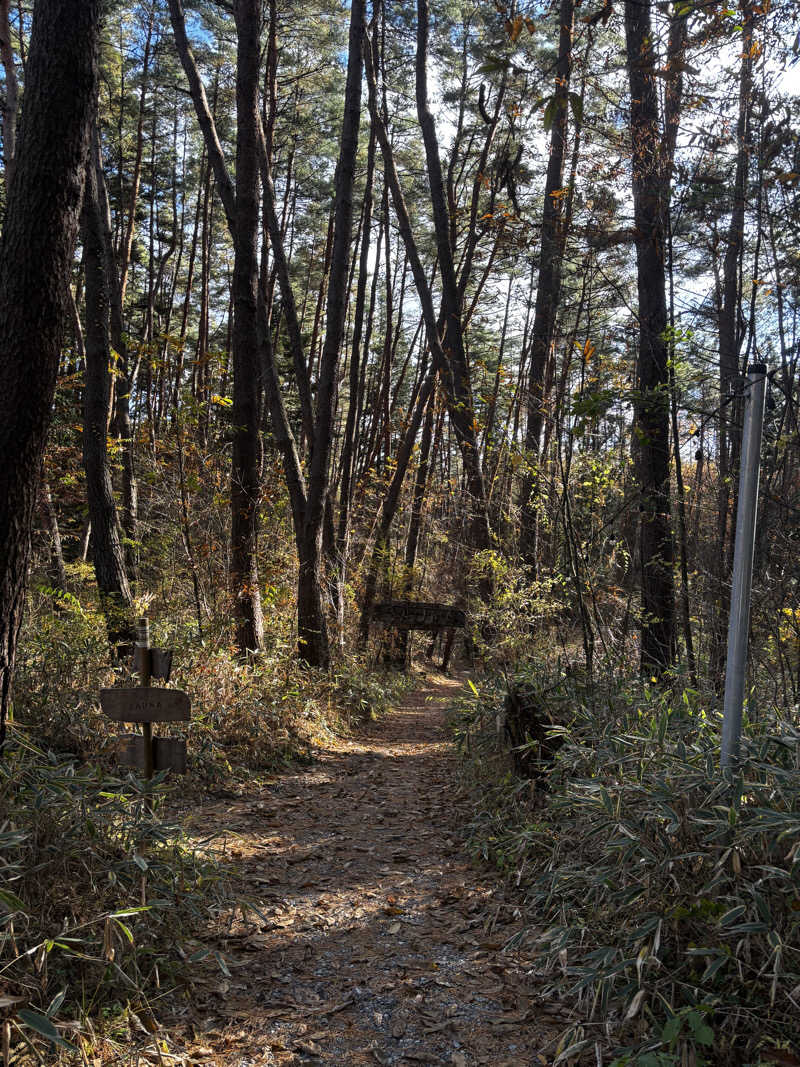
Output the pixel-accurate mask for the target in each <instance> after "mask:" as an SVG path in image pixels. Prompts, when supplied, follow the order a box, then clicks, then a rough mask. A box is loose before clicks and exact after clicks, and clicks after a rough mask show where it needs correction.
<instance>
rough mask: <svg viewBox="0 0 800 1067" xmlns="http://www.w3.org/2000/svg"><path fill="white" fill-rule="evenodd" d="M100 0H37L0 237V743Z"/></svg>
mask: <svg viewBox="0 0 800 1067" xmlns="http://www.w3.org/2000/svg"><path fill="white" fill-rule="evenodd" d="M100 8H101V3H100V0H38V2H37V4H36V6H35V9H34V16H33V28H32V32H31V45H30V53H29V55H28V63H27V77H26V87H25V115H24V118H23V120H22V124H21V128H20V133H19V139H18V143H17V152H16V165H15V168H14V175H13V177H12V180H11V185H10V187H9V189H8V199H7V217H6V223H5V227H4V229H3V235H2V240H1V241H0V455H2V457H3V463H2V465H0V751H1V750H2V745H3V742H4V740H5V719H6V714H7V711H8V708H9V705H10V702H11V683H12V678H13V671H14V660H15V655H16V646H17V637H18V633H19V626H20V623H21V620H22V608H23V602H24V594H25V585H26V575H27V568H28V561H29V558H30V545H31V529H32V525H33V519H34V514H35V509H36V504H37V501H38V497H39V481H40V476H41V469H42V456H43V454H44V447H45V442H46V438H47V431H48V428H49V425H50V418H51V408H52V402H53V395H54V392H55V386H56V377H57V374H58V361H59V356H60V352H61V342H62V338H63V333H64V325H65V321H66V319H67V317H68V313H69V312H68V307H69V305H68V294H67V286H68V278H69V271H70V266H71V263H72V256H73V250H74V246H75V239H76V237H77V233H78V224H79V216H80V205H81V197H82V195H83V184H84V180H85V172H86V159H87V154H88V148H89V131H90V126H91V119H92V115H93V112H94V100H95V91H96V86H97V40H98V26H99V19H100Z"/></svg>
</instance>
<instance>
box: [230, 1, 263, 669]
mask: <svg viewBox="0 0 800 1067" xmlns="http://www.w3.org/2000/svg"><path fill="white" fill-rule="evenodd" d="M260 12H261V5H260V3H259V0H236V3H235V5H234V14H235V17H236V29H237V39H238V45H237V61H236V193H235V210H234V231H233V244H234V266H233V423H234V437H233V461H232V465H231V592H232V594H233V597H234V599H235V615H236V631H237V638H236V639H237V644H238V647H239V650H240V652H241V653H242V654H243V655H244V654H245V653H247V652H249V651H255V650H258V649H260V648H261V646H262V644H263V641H264V620H263V615H262V611H261V592H260V589H259V584H258V565H257V557H256V552H257V547H258V505H259V498H260V495H261V436H260V430H261V405H262V396H263V389H262V377H261V365H260V338H259V327H258V224H259V176H258V171H259V114H258V103H259V92H258V89H259V69H260V64H261V54H260V47H259V38H260Z"/></svg>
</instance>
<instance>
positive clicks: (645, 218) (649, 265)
mask: <svg viewBox="0 0 800 1067" xmlns="http://www.w3.org/2000/svg"><path fill="white" fill-rule="evenodd" d="M625 37H626V46H627V65H628V77H629V81H630V90H631V120H630V121H631V147H632V153H633V210H634V222H635V228H636V263H637V268H638V289H639V360H638V369H637V386H636V406H635V417H634V418H635V424H634V435H635V448H636V468H637V480H638V488H639V493H640V510H639V514H640V538H639V541H640V552H641V572H642V577H641V581H642V630H641V646H640V647H641V666H642V670H643V671H647V672H648V673H650V672H655V673H656V674H660V673H661V672H662V671H663V670H665V669H666V668H667V667H669V665H670V663H671V662H672V656H673V645H674V620H675V590H674V579H673V573H672V567H673V542H672V522H671V517H670V464H669V371H668V358H667V356H668V350H667V340H666V329H667V300H666V278H665V269H664V260H665V239H666V228H665V225H664V209H665V204H666V199H667V198H666V184H665V174H664V167H663V159H662V155H661V151H660V143H661V123H660V118H659V104H658V93H657V90H656V84H655V77H654V50H653V38H652V28H651V25H650V9H649V6H648V5H647V4H642V3H640V2H639V0H626V3H625Z"/></svg>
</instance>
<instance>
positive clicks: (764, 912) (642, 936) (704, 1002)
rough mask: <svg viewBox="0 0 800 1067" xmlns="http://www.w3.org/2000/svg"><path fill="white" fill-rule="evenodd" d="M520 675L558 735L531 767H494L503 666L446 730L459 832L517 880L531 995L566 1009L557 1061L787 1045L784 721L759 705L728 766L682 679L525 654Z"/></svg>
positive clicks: (792, 910) (797, 734)
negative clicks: (467, 832)
mask: <svg viewBox="0 0 800 1067" xmlns="http://www.w3.org/2000/svg"><path fill="white" fill-rule="evenodd" d="M524 682H525V684H526V686H527V687H528V691H529V693H530V694H532V701H533V703H534V704H537V703H538V706H539V708H540V709H542V710H543V711H544V712H545V713H546V714H547V715H548V717H549V718H551V719H552V721H553V722H554V723H555V725H553V726H552V727H551V728H550V731H549V732H550V735H551V736H559V737H560V738H562V739H563V744H562V745H561V747H560V748H558V750H557V752H556V753H555V755H554V756H552V758H551V759H550V760H548V761H547V762H546V763H543V764H542V765H541V766H539V767H538V768H537V771H538V772H539V773H540V774H541V778H540V779H539V784H538V785H535V784H534V783H533V782H528V781H521V780H520V779H518V778H515V777H514V776H513V775H511V774H510V773H509V772H508V770H507V766H508V759H507V755H506V754H504V752H503V745H502V741H501V732H502V714H503V696H504V692H505V685H504V684H503V683H501V682H500V681H498V682H495V683H493V684H489V685H487V686H486V687H485V688H484V689H483V690H482V691H481V692H480V693H478V692H477V690H476V695H475V699H474V700H472V701H471V702H470V704H469V705H468V706H466V707H464V708H463V709H462V710H461V712H460V714H459V716H458V718H457V720H456V732H457V736H458V740H459V743H460V747H461V751H462V753H463V755H464V757H465V761H466V764H465V765H466V768H467V772H468V776H469V777H470V779H471V781H472V784H473V786H475V787H476V788H475V790H474V793H475V816H474V820H473V823H472V827H471V847H472V849H473V851H474V853H475V855H476V856H480V857H482V858H483V859H485V860H489V861H491V862H493V863H494V864H496V865H497V866H498V867H499V868H500V869H501V870H502V871H504V872H505V873H506V874H507V875H508V877H509V879H510V880H511V881H512V882H513V883H514V884H516V886H518V889H519V894H520V898H521V900H522V902H523V907H524V914H525V916H526V917H527V923H526V926H525V929H524V930H523V931H522V932H521V933H520V934H519V935H518V936H517V937H515V939H514V945H515V947H521V948H524V949H525V951H526V954H528V955H530V956H531V957H532V958H533V959H534V960H535V961H536V970H537V972H538V973H539V974H540V976H541V979H542V982H543V985H542V994H541V995H542V996H543V997H544V998H545V999H553V998H564V999H566V1000H567V1001H568V1002H570V1003H572V1004H573V1005H574V1007H575V1018H576V1019H580V1022H577V1023H574V1024H573V1025H571V1026H570V1027H569V1029H568V1030H567V1031H566V1032H565V1033H564V1034H563V1035H562V1039H561V1043H560V1045H559V1049H558V1055H557V1056H556V1057H555V1062H556V1063H559V1062H561V1063H566V1062H575V1063H578V1062H584V1061H585V1062H587V1063H588V1062H601V1061H602V1062H604V1063H613V1064H614V1065H615V1067H624V1065H634V1064H636V1065H640V1067H662V1065H663V1067H667V1065H671V1064H684V1063H686V1064H695V1065H697V1067H700V1065H702V1064H734V1063H735V1064H740V1065H744V1064H767V1063H772V1062H776V1061H780V1062H790V1061H791V1062H796V1061H795V1060H792V1055H794V1054H796V1052H797V1049H796V1047H795V1048H794V1053H788V1052H784V1055H783V1059H781V1053H780V1050H786V1049H789V1048H791V1047H792V1043H793V1042H795V1043H796V1041H797V1038H798V1030H799V1029H800V1028H799V1027H798V1019H800V770H799V769H798V768H800V730H798V728H797V726H796V725H795V724H794V723H793V722H790V721H788V720H786V719H784V718H781V717H779V716H778V715H776V714H771V715H767V714H764V713H763V712H762V717H761V719H760V721H759V722H757V723H750V724H749V725H748V726H747V728H746V737H745V739H744V743H743V757H744V758H743V761H742V765H741V777H740V779H738V780H737V781H736V782H735V783H733V784H732V783H731V782H730V781H726V780H725V779H724V778H723V776H722V775H721V773H720V769H719V741H720V722H719V716H718V715H717V714H714V713H711V712H710V711H709V710H708V708H707V707H704V706H703V701H702V700H701V699H700V697H699V695H698V694H697V693H696V692H693V691H691V690H684V691H680V692H675V691H673V692H668V693H665V692H662V691H659V690H657V689H649V688H648V687H646V686H643V685H642V684H641V683H639V682H638V681H636V682H628V684H626V685H614V686H612V685H611V684H606V685H603V684H597V683H596V684H594V685H591V686H590V685H588V684H587V683H586V682H585V681H582V680H581V679H580V678H579V677H578V678H576V677H569V676H568V675H565V674H563V673H558V672H556V673H553V672H548V671H547V670H545V669H541V668H537V667H531V668H529V669H528V670H527V671H526V676H525V678H524ZM776 1050H778V1051H776ZM773 1053H774V1055H773ZM598 1057H600V1058H598ZM787 1057H788V1058H787Z"/></svg>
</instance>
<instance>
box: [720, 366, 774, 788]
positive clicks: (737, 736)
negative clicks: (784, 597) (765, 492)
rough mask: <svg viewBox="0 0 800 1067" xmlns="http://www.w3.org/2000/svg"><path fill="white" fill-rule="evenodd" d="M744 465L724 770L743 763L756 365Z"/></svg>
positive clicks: (759, 387)
mask: <svg viewBox="0 0 800 1067" xmlns="http://www.w3.org/2000/svg"><path fill="white" fill-rule="evenodd" d="M747 380H748V388H747V395H746V397H745V409H744V434H743V440H742V460H741V469H740V471H739V505H738V508H737V510H736V547H735V549H734V555H733V582H732V587H731V613H730V617H729V619H728V656H727V662H726V667H725V704H724V712H723V722H722V766H723V767H724V768H730V767H731V766H732V765H733V764H735V763H736V761H737V760H738V758H739V742H740V740H741V736H742V704H743V702H744V683H745V669H746V667H747V639H748V634H749V630H750V593H751V588H752V584H753V549H754V546H755V534H756V515H757V512H758V479H759V473H760V469H761V431H762V429H763V425H764V397H765V395H766V391H767V368H766V366H765V365H764V364H763V363H751V364H750V366H749V367H748V368H747Z"/></svg>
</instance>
